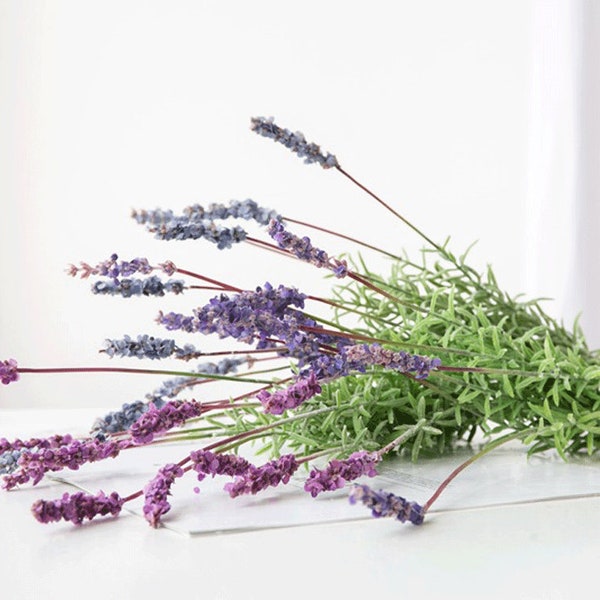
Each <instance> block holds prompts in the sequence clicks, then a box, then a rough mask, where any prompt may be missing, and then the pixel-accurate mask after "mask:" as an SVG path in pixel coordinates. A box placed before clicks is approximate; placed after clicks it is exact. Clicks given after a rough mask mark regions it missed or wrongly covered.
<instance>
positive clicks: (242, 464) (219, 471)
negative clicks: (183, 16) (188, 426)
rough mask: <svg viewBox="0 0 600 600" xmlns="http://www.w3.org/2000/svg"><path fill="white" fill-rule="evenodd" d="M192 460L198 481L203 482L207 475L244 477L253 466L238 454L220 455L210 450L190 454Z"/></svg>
mask: <svg viewBox="0 0 600 600" xmlns="http://www.w3.org/2000/svg"><path fill="white" fill-rule="evenodd" d="M190 460H191V461H192V465H193V466H192V469H193V470H194V471H196V473H197V478H198V481H202V480H203V479H204V478H205V477H206V476H207V475H212V476H213V477H214V476H215V475H229V476H231V477H234V476H236V475H244V474H245V473H247V472H248V470H249V469H250V467H251V466H252V465H251V464H250V463H249V462H248V461H247V460H246V459H245V458H242V457H241V456H237V455H236V454H220V453H218V452H211V451H210V450H194V451H193V452H191V453H190Z"/></svg>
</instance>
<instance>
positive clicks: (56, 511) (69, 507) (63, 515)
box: [31, 492, 123, 525]
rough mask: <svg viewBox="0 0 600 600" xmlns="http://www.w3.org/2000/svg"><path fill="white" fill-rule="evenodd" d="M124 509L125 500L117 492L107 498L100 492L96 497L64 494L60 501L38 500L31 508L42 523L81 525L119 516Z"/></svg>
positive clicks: (81, 494) (78, 493)
mask: <svg viewBox="0 0 600 600" xmlns="http://www.w3.org/2000/svg"><path fill="white" fill-rule="evenodd" d="M122 508H123V499H122V498H121V497H120V496H119V494H117V493H116V492H112V493H111V494H110V495H109V496H107V495H106V494H105V493H104V492H99V493H98V494H96V495H95V496H92V495H89V494H84V493H83V492H77V493H75V494H67V493H65V494H63V496H62V498H59V499H58V500H37V501H36V502H34V503H33V506H32V507H31V512H32V513H33V516H34V517H35V518H36V519H37V520H38V521H39V522H40V523H53V522H57V521H62V520H64V521H70V522H71V523H74V524H75V525H81V524H82V523H83V521H84V520H85V519H93V518H94V517H96V516H99V515H100V516H105V515H112V516H113V517H114V516H116V515H118V514H119V513H120V512H121V509H122Z"/></svg>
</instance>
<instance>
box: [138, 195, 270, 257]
mask: <svg viewBox="0 0 600 600" xmlns="http://www.w3.org/2000/svg"><path fill="white" fill-rule="evenodd" d="M133 217H134V218H135V220H136V221H137V222H138V223H140V224H145V225H147V226H148V230H149V231H150V232H153V233H154V234H155V237H157V238H159V239H162V240H188V239H193V240H196V239H206V240H208V241H209V242H212V243H214V244H216V245H217V247H218V248H219V249H220V250H222V249H225V248H230V247H231V246H232V245H233V244H236V243H239V242H242V241H244V240H245V239H246V237H247V233H246V231H245V230H244V229H243V228H242V227H239V226H237V225H236V226H233V227H225V226H223V225H219V224H217V223H216V222H215V221H218V220H225V219H229V218H234V219H245V220H254V221H256V222H257V223H259V224H260V225H266V224H267V223H268V222H269V220H270V219H273V218H277V217H278V214H277V212H276V211H274V210H271V209H268V208H264V207H261V206H259V205H258V204H257V203H256V202H255V201H254V200H251V199H249V198H248V199H247V200H243V201H238V200H231V201H230V203H229V205H228V206H226V205H225V204H216V203H213V204H210V205H209V206H208V207H207V208H205V207H204V206H202V205H200V204H193V205H191V206H188V207H187V208H185V209H184V211H183V214H182V215H175V214H173V212H172V211H162V210H155V211H139V212H134V214H133Z"/></svg>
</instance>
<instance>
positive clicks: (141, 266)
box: [67, 254, 176, 280]
mask: <svg viewBox="0 0 600 600" xmlns="http://www.w3.org/2000/svg"><path fill="white" fill-rule="evenodd" d="M118 258H119V256H118V255H117V254H112V255H111V256H110V258H109V259H107V260H104V261H102V262H99V263H97V264H96V265H90V264H88V263H86V262H80V263H79V267H76V266H75V265H69V268H68V269H67V273H68V274H69V275H71V276H72V277H75V276H77V275H79V277H80V278H81V279H87V278H88V277H90V276H91V275H98V276H100V277H110V278H111V279H114V280H117V279H118V278H119V277H130V276H131V275H134V274H135V273H140V274H141V275H149V274H150V273H152V271H155V270H160V271H163V272H164V273H166V274H167V275H173V273H174V272H175V270H176V268H175V265H174V264H173V263H171V262H169V261H167V262H165V263H161V264H159V265H158V266H153V265H151V264H150V262H149V261H148V259H147V258H134V259H132V260H121V261H119V260H118Z"/></svg>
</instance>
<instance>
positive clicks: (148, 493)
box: [143, 464, 184, 527]
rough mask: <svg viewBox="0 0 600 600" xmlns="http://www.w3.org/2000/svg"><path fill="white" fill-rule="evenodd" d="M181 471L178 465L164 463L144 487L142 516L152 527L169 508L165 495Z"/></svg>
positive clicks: (155, 525)
mask: <svg viewBox="0 0 600 600" xmlns="http://www.w3.org/2000/svg"><path fill="white" fill-rule="evenodd" d="M183 472H184V471H183V469H182V468H181V467H180V466H179V465H174V464H168V465H165V466H164V467H162V468H161V469H160V470H159V472H158V474H157V475H156V477H154V478H153V479H152V480H151V481H149V482H148V484H147V485H146V487H145V488H144V508H143V511H144V517H145V519H146V520H147V521H148V523H150V525H151V526H152V527H158V525H159V523H160V519H161V517H162V516H163V515H164V514H166V513H167V512H169V510H171V505H170V504H169V502H168V501H167V497H168V496H170V495H171V486H172V485H173V484H174V483H175V479H177V478H178V477H181V476H182V475H183Z"/></svg>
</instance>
